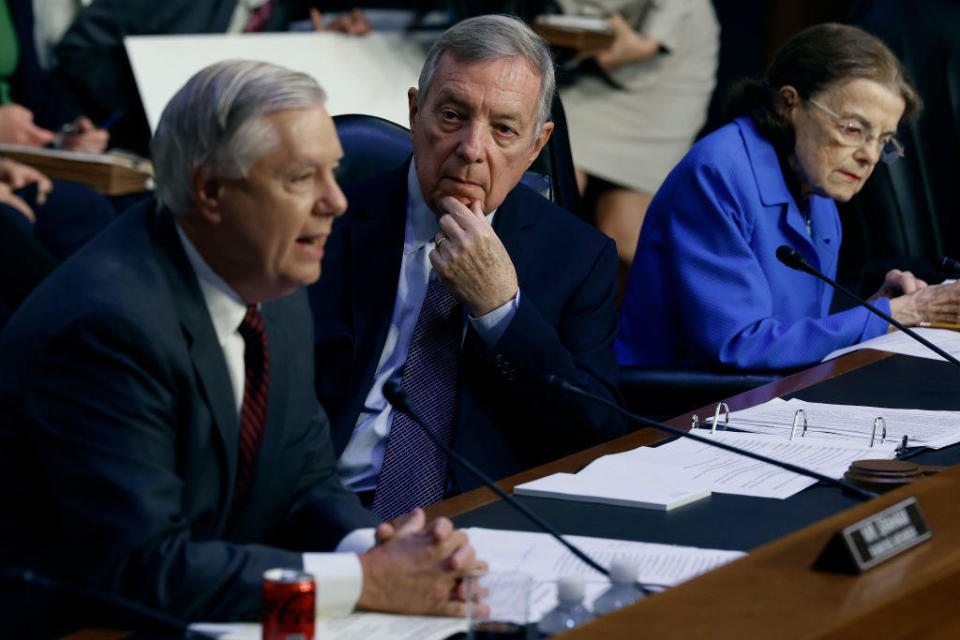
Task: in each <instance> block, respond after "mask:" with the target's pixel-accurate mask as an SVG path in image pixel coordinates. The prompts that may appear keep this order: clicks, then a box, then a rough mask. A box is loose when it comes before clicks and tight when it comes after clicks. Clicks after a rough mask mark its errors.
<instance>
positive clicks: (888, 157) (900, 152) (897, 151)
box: [807, 98, 906, 164]
mask: <svg viewBox="0 0 960 640" xmlns="http://www.w3.org/2000/svg"><path fill="white" fill-rule="evenodd" d="M807 102H809V103H810V104H812V105H813V106H815V107H817V108H818V109H820V110H821V111H823V112H824V113H826V114H827V115H829V116H830V117H831V118H833V119H834V121H835V122H836V123H837V124H838V125H840V126H841V127H843V128H844V129H846V128H847V127H849V126H850V125H851V123H852V122H853V121H854V118H845V117H843V116H841V115H839V114H837V113H835V112H834V111H833V110H832V109H830V108H828V107H825V106H824V105H822V104H820V103H819V102H817V101H816V100H814V99H813V98H807ZM860 126H861V127H863V128H864V129H869V130H870V131H871V133H869V134H868V133H867V132H866V131H863V132H862V134H861V137H862V138H863V139H862V140H860V141H859V142H847V141H846V139H845V134H844V133H843V132H841V133H840V144H842V145H844V146H846V147H862V146H864V145H865V144H870V143H872V142H873V141H874V140H877V141H882V140H883V136H875V135H873V133H872V131H873V125H872V124H870V123H869V122H866V121H863V122H862V124H861V125H860ZM888 144H892V145H893V148H894V151H885V149H886V147H887V145H888ZM905 155H906V154H905V153H904V149H903V143H902V142H900V140H899V139H898V138H897V136H895V135H893V134H890V137H889V138H887V141H886V142H884V143H883V145H882V146H881V147H880V159H881V160H882V161H883V163H884V164H893V163H894V162H896V161H897V160H899V159H900V158H903V157H904V156H905Z"/></svg>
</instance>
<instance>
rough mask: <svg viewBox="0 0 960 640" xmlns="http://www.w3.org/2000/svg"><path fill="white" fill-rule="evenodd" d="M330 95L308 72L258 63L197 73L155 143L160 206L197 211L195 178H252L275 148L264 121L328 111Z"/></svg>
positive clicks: (168, 111) (167, 112) (166, 114)
mask: <svg viewBox="0 0 960 640" xmlns="http://www.w3.org/2000/svg"><path fill="white" fill-rule="evenodd" d="M325 100H326V94H325V93H324V91H323V89H321V88H320V85H318V84H317V81H316V80H314V79H313V78H311V77H310V76H308V75H307V74H305V73H300V72H297V71H291V70H290V69H286V68H284V67H280V66H277V65H274V64H268V63H266V62H255V61H252V60H226V61H224V62H218V63H216V64H213V65H210V66H209V67H206V68H205V69H202V70H200V71H198V72H197V73H196V74H195V75H194V76H193V77H192V78H190V79H189V80H187V83H186V84H185V85H183V88H181V89H180V90H179V91H177V93H176V94H175V95H174V96H173V98H171V99H170V102H169V103H167V106H166V107H165V108H164V110H163V114H162V115H161V116H160V122H159V124H157V130H156V132H155V133H154V134H153V139H152V140H151V141H150V151H151V155H152V157H153V165H154V171H155V173H156V178H157V199H158V200H159V201H160V202H161V203H163V204H164V205H165V206H166V207H168V208H169V209H170V210H171V211H173V212H175V213H186V212H190V211H192V210H193V208H194V202H193V194H192V191H191V186H190V177H191V175H192V173H193V171H194V170H195V169H197V167H200V166H203V167H205V168H206V169H207V170H209V171H210V172H211V174H212V175H215V176H217V177H224V178H242V177H246V174H247V171H248V170H249V169H250V167H251V166H252V165H253V164H254V162H256V161H257V160H258V159H260V158H261V157H263V155H264V154H265V153H267V152H268V151H270V150H271V149H272V146H273V145H275V144H277V138H276V134H275V132H274V130H273V127H272V126H271V125H270V123H269V122H267V121H266V120H264V119H263V116H264V115H267V114H269V113H272V112H274V111H283V110H286V109H306V108H310V107H316V106H319V105H322V104H323V103H324V101H325Z"/></svg>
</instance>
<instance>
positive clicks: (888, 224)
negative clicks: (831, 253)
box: [840, 0, 960, 294]
mask: <svg viewBox="0 0 960 640" xmlns="http://www.w3.org/2000/svg"><path fill="white" fill-rule="evenodd" d="M851 22H853V23H854V24H856V25H858V26H860V27H862V28H864V29H866V30H867V31H869V32H870V33H873V34H874V35H877V36H879V37H880V38H881V39H882V40H883V41H884V42H885V43H886V44H887V45H888V46H889V47H890V48H891V49H892V50H893V52H894V53H896V54H897V56H898V57H899V58H900V60H901V61H902V62H903V64H904V66H905V67H906V68H907V70H908V71H909V73H910V74H911V76H912V77H913V80H914V82H915V84H916V86H917V90H918V92H919V94H920V96H921V97H922V98H923V100H924V103H925V107H924V110H923V112H922V113H921V114H920V117H919V119H918V120H917V121H916V123H913V124H905V125H903V126H901V128H900V133H899V136H900V138H901V139H902V140H903V141H904V144H905V146H906V157H904V158H902V159H901V160H900V161H898V162H896V163H895V164H893V165H890V166H886V165H882V164H881V165H878V166H877V168H876V170H875V171H874V175H873V176H872V177H871V178H870V180H869V181H867V183H866V185H864V188H863V190H862V192H861V193H860V195H858V196H857V197H856V198H854V200H853V201H852V202H851V206H850V207H848V210H847V211H844V212H843V215H842V217H841V219H842V220H843V221H844V247H843V251H841V256H840V259H841V263H840V267H841V276H842V277H843V278H844V279H846V280H847V281H855V280H856V279H859V280H860V281H861V285H862V286H861V291H863V292H864V293H868V294H869V293H873V290H875V289H876V287H877V286H878V284H879V282H880V280H881V278H882V275H883V273H884V272H885V271H886V270H887V269H890V268H893V267H901V265H904V266H906V267H907V268H911V269H912V270H914V271H920V274H919V275H922V276H923V277H926V278H938V277H942V274H938V273H937V271H936V268H935V267H934V266H933V262H934V260H931V258H936V257H937V256H940V255H943V254H948V255H952V256H954V257H957V256H960V217H958V212H960V190H958V189H957V188H956V166H957V158H958V157H960V38H958V37H957V34H958V33H960V3H957V2H956V1H955V0H928V1H926V2H924V3H923V8H922V10H918V8H917V7H916V6H914V5H912V4H910V3H904V2H901V1H899V0H861V1H860V2H857V3H855V5H854V8H853V10H852V13H851ZM901 268H902V267H901ZM858 272H859V273H858Z"/></svg>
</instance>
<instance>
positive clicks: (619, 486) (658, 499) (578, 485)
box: [513, 464, 710, 511]
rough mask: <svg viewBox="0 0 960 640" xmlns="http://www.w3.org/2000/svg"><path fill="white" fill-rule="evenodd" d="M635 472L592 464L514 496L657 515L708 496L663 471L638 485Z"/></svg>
mask: <svg viewBox="0 0 960 640" xmlns="http://www.w3.org/2000/svg"><path fill="white" fill-rule="evenodd" d="M638 480H640V478H638V475H637V472H636V470H635V469H629V468H626V467H620V466H612V467H607V466H605V465H603V464H600V465H597V464H591V465H589V466H587V467H586V468H584V469H583V470H582V471H580V472H579V473H555V474H553V475H550V476H545V477H543V478H539V479H537V480H533V481H532V482H526V483H524V484H518V485H517V486H515V487H514V488H513V493H514V494H515V495H520V496H536V497H538V498H561V499H564V500H574V501H578V502H595V503H600V504H613V505H618V506H623V507H639V508H642V509H653V510H656V511H669V510H670V509H673V508H676V507H680V506H683V505H685V504H690V503H691V502H696V501H697V500H702V499H703V498H706V497H708V496H709V495H710V490H709V489H707V488H706V487H704V485H702V484H700V483H696V482H691V481H690V479H689V478H687V477H686V476H685V475H684V474H682V473H672V472H671V471H670V470H663V471H661V473H658V474H657V476H656V477H647V476H644V477H643V478H642V481H638Z"/></svg>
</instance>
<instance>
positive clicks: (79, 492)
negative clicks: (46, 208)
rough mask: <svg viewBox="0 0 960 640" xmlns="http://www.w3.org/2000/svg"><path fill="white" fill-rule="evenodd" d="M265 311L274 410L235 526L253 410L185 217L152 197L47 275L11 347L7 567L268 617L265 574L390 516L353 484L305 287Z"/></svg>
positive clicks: (2, 449)
mask: <svg viewBox="0 0 960 640" xmlns="http://www.w3.org/2000/svg"><path fill="white" fill-rule="evenodd" d="M262 313H263V316H264V320H265V323H266V328H267V336H268V340H269V344H270V360H271V363H272V366H271V367H270V369H271V386H270V399H269V415H268V418H267V426H266V429H265V432H264V439H263V443H262V447H261V450H260V454H259V457H258V459H257V466H256V469H255V471H254V475H253V479H252V485H251V487H250V492H249V495H248V500H247V501H246V502H245V503H244V504H242V506H241V508H240V510H239V512H238V513H239V515H238V516H237V517H236V519H235V520H234V521H232V522H231V521H229V520H228V508H229V505H230V500H231V496H232V492H233V487H234V480H235V474H236V470H237V446H238V444H237V439H238V433H239V416H238V411H237V406H236V403H235V400H234V397H233V391H232V389H231V386H230V381H229V377H228V374H227V369H226V364H225V361H224V358H223V352H222V350H221V348H220V345H219V343H218V341H217V337H216V334H215V332H214V328H213V324H212V322H211V320H210V315H209V313H208V312H207V309H206V305H205V303H204V300H203V297H202V294H201V292H200V288H199V284H198V283H197V280H196V276H195V275H194V273H193V271H192V269H191V267H190V265H189V262H188V261H187V258H186V255H185V254H184V252H183V247H182V245H181V244H180V240H179V238H178V237H177V234H176V230H175V227H174V224H173V219H172V216H171V215H170V214H169V213H167V212H164V211H160V212H158V211H156V210H155V206H154V205H153V203H152V201H148V202H146V203H145V204H143V205H140V206H138V207H137V208H135V209H133V210H131V211H128V212H127V213H126V214H125V215H124V216H123V217H122V218H120V219H119V220H118V221H117V222H116V223H114V224H113V225H111V226H110V227H109V228H108V229H107V230H105V231H104V232H103V233H102V234H101V235H99V236H98V237H97V238H96V239H94V240H93V241H92V242H91V243H90V244H88V245H87V246H86V247H84V248H83V249H82V250H80V251H79V252H78V253H77V254H76V255H74V256H73V257H72V258H71V259H70V260H68V261H67V262H65V263H64V264H63V265H62V266H61V267H60V268H59V269H58V270H57V271H56V272H54V274H52V275H51V276H50V277H49V278H47V279H46V280H45V281H44V282H43V283H42V284H41V285H40V286H39V287H38V288H37V289H36V291H34V293H33V294H32V295H31V296H30V297H29V298H28V299H27V300H26V302H24V304H23V305H22V306H21V307H20V309H19V310H18V311H17V313H16V314H15V315H14V317H13V318H12V319H11V321H10V324H9V325H8V326H7V327H6V329H5V331H4V333H3V334H2V337H0V361H2V362H3V367H2V368H0V409H2V410H0V417H2V420H3V422H2V424H0V502H2V506H3V514H4V516H3V518H2V520H0V543H2V544H0V549H2V550H5V551H7V552H9V553H10V556H9V557H7V558H3V560H2V564H4V565H5V566H10V565H13V566H17V565H19V566H28V567H32V568H37V567H41V568H44V567H45V568H46V569H47V570H49V571H57V572H61V571H62V572H66V573H67V577H68V579H74V580H80V581H88V582H90V583H92V584H93V585H96V586H98V587H100V588H104V589H110V590H114V591H117V592H119V593H122V594H125V595H127V596H129V597H132V598H134V599H136V600H139V601H141V602H144V603H146V604H148V605H149V606H152V607H155V608H159V609H164V610H167V611H169V612H171V613H173V614H175V615H177V616H182V617H184V618H187V619H228V618H238V617H246V616H249V615H253V616H254V617H255V616H257V615H258V614H259V607H260V586H261V576H262V574H263V572H264V570H266V569H269V568H271V567H300V566H301V564H302V558H301V553H300V551H302V550H314V551H324V550H330V549H332V548H333V547H334V546H335V545H336V544H337V543H338V542H339V540H340V539H341V537H342V536H343V535H345V534H346V533H348V532H349V531H352V530H353V529H355V528H358V527H361V526H370V525H373V524H374V523H376V522H377V520H376V518H375V517H374V516H373V514H372V513H370V512H369V511H367V510H366V509H363V508H362V507H361V506H360V504H359V501H358V500H357V499H356V496H355V495H354V494H352V493H351V492H349V491H347V490H346V489H344V488H343V487H342V485H341V484H340V482H339V480H338V479H337V475H336V459H335V458H334V456H333V450H332V447H331V446H330V439H329V429H328V422H327V420H326V417H325V416H324V415H323V413H322V410H321V409H320V407H319V406H318V404H317V401H316V397H315V394H314V392H313V385H312V379H313V358H312V357H311V354H310V352H309V350H308V349H306V350H305V349H303V348H302V345H304V344H309V342H310V339H311V337H312V325H311V322H310V314H309V307H308V304H307V299H306V294H305V293H304V292H303V291H299V292H297V293H295V294H293V295H290V296H287V297H285V298H282V299H280V300H276V301H274V302H269V303H265V304H264V305H262ZM0 555H2V554H0Z"/></svg>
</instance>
